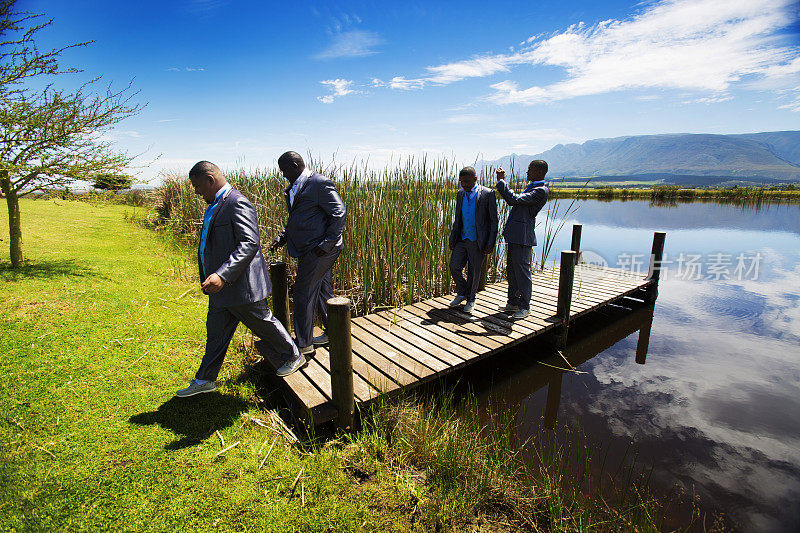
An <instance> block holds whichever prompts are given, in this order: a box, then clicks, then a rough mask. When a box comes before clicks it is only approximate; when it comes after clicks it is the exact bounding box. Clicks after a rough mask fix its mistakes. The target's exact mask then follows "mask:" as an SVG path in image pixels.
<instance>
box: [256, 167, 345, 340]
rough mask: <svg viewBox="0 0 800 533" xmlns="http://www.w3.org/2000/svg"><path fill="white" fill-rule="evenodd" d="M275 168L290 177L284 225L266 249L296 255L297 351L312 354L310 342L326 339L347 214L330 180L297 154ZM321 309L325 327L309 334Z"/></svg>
mask: <svg viewBox="0 0 800 533" xmlns="http://www.w3.org/2000/svg"><path fill="white" fill-rule="evenodd" d="M278 167H279V168H280V170H281V173H283V176H284V177H285V178H286V179H287V180H288V181H289V187H287V188H286V191H285V196H286V207H287V209H288V211H289V218H288V219H287V221H286V227H285V228H284V229H283V231H282V232H281V233H280V234H279V235H278V236H277V237H275V240H274V241H273V242H272V244H270V246H269V250H270V251H273V250H275V249H276V248H278V247H279V246H283V245H284V244H285V245H287V246H288V249H289V255H290V256H292V257H295V258H297V276H295V280H294V289H293V299H294V315H293V322H294V335H295V339H296V342H297V346H298V347H299V348H300V353H302V354H304V355H307V354H312V353H314V345H323V344H327V342H328V335H327V333H326V331H327V327H328V310H327V306H326V302H327V301H328V299H330V298H333V264H334V263H335V262H336V258H338V257H339V254H340V253H341V252H342V248H343V242H344V241H343V240H342V232H344V224H345V219H346V216H347V212H346V210H345V208H344V203H343V202H342V199H341V198H340V197H339V193H338V192H337V191H336V185H334V183H333V181H331V180H330V179H328V178H326V177H325V176H323V175H322V174H318V173H316V172H311V171H310V170H309V169H307V168H306V164H305V162H304V161H303V158H302V157H300V154H298V153H297V152H286V153H285V154H283V155H281V156H280V157H279V158H278ZM317 312H319V314H320V316H321V318H322V325H323V328H325V331H323V333H322V335H320V336H318V337H313V328H314V316H315V314H316V313H317Z"/></svg>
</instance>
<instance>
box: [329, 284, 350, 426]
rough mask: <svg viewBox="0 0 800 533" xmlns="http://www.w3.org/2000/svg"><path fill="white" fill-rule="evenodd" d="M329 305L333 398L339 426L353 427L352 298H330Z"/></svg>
mask: <svg viewBox="0 0 800 533" xmlns="http://www.w3.org/2000/svg"><path fill="white" fill-rule="evenodd" d="M327 305H328V339H329V344H328V352H329V353H330V358H331V397H332V398H331V399H332V401H333V405H334V406H335V407H336V409H337V411H338V414H337V416H336V426H337V427H338V428H339V429H343V430H346V431H349V430H351V429H353V421H354V416H355V394H354V393H353V346H352V337H351V336H350V300H349V299H347V298H343V297H341V296H339V297H335V298H331V299H330V300H328V302H327Z"/></svg>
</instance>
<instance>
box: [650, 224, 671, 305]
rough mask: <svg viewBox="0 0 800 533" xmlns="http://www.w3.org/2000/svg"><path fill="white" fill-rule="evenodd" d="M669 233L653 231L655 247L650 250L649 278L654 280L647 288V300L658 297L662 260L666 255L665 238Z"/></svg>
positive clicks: (653, 299)
mask: <svg viewBox="0 0 800 533" xmlns="http://www.w3.org/2000/svg"><path fill="white" fill-rule="evenodd" d="M666 236H667V234H666V233H665V232H663V231H656V232H655V233H653V249H652V251H651V252H650V270H649V272H648V274H647V278H648V279H650V280H651V281H652V283H651V284H650V286H649V287H648V288H647V292H646V295H645V301H648V302H654V301H655V300H656V298H658V281H659V279H660V278H661V260H662V258H663V257H664V239H665V238H666Z"/></svg>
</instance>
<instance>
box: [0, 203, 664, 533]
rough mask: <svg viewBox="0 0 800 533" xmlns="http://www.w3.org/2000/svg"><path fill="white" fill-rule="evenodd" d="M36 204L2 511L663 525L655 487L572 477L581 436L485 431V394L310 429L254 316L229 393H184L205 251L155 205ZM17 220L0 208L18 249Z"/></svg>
mask: <svg viewBox="0 0 800 533" xmlns="http://www.w3.org/2000/svg"><path fill="white" fill-rule="evenodd" d="M21 209H22V216H23V250H24V253H25V257H26V262H25V265H24V266H23V267H22V268H20V269H17V270H13V269H11V267H10V263H9V261H8V260H7V259H4V260H0V327H1V328H2V329H0V332H1V334H0V405H2V407H3V409H2V412H1V413H0V530H2V531H53V530H55V531H61V530H91V531H95V530H115V531H116V530H131V531H134V530H135V531H188V530H201V531H207V530H221V531H254V530H257V531H431V530H437V531H450V530H459V531H492V532H495V531H510V530H526V531H528V530H540V529H546V530H549V531H575V530H581V531H619V530H635V531H656V530H658V529H660V525H659V524H660V523H661V522H660V519H659V518H658V517H656V513H655V511H657V510H658V508H659V507H660V506H659V505H657V503H656V502H654V501H653V500H652V499H649V497H647V498H644V500H643V499H642V498H639V499H636V501H635V502H634V503H631V502H630V501H628V502H627V503H625V504H624V505H621V506H618V507H615V506H608V505H607V504H606V503H605V502H604V501H603V500H602V498H596V497H593V496H589V495H588V494H592V491H591V490H589V491H586V490H584V486H585V482H587V481H588V478H581V479H582V480H581V479H578V480H576V479H574V478H573V477H569V476H566V475H565V473H566V472H567V470H566V469H565V468H564V465H565V464H566V463H565V461H568V460H569V459H568V457H570V455H571V452H564V451H563V450H569V448H568V447H566V448H565V447H563V446H561V445H557V446H553V447H552V449H556V450H560V451H559V453H560V454H561V455H558V454H553V455H552V457H553V458H552V459H548V461H550V462H547V463H546V464H544V466H543V467H541V468H539V469H538V470H531V469H528V468H525V467H524V466H523V465H522V463H521V462H520V458H519V456H518V450H519V443H516V442H515V441H514V434H515V433H516V432H515V431H514V425H513V424H511V423H510V421H512V420H513V419H514V418H513V416H511V417H510V418H509V419H508V420H509V423H508V424H507V426H503V427H505V429H504V430H503V431H497V430H493V431H489V432H488V433H487V431H486V428H484V427H480V425H479V424H478V423H477V422H476V420H477V419H470V416H474V415H475V414H476V413H477V409H475V408H473V407H474V406H473V407H470V404H469V403H468V402H467V403H466V406H465V407H464V408H463V409H462V411H461V412H456V411H455V410H454V409H452V408H450V407H446V406H445V407H444V408H442V407H441V406H440V405H439V406H437V405H435V404H431V403H430V402H428V403H426V402H422V403H418V402H411V401H405V402H400V403H398V404H396V405H391V406H384V407H382V408H381V409H379V410H378V411H377V413H376V414H375V415H374V416H367V417H365V426H364V427H365V429H363V430H361V431H360V432H358V433H357V434H355V435H351V436H342V437H339V438H330V437H331V436H330V435H329V436H328V437H329V438H326V439H312V438H309V437H308V435H305V436H304V435H303V434H302V432H301V431H299V430H298V429H297V428H296V427H295V429H294V433H292V430H290V429H289V428H288V427H287V426H286V425H285V424H284V423H283V422H282V421H281V418H280V417H279V416H278V414H279V411H280V413H284V412H285V411H283V410H281V409H285V408H284V407H281V406H282V405H284V404H282V403H281V401H280V398H279V397H277V398H276V396H279V395H278V394H277V393H276V390H279V389H277V388H276V387H275V379H276V378H274V377H273V378H268V376H267V375H266V373H264V372H262V371H261V370H260V368H261V366H260V363H259V362H258V357H257V354H256V353H255V352H254V350H253V348H252V342H253V339H252V336H251V334H250V333H249V332H247V330H246V329H244V328H243V327H240V329H239V331H238V332H237V334H236V336H235V337H234V340H233V342H232V344H231V348H230V349H229V351H228V357H227V359H226V362H225V365H224V366H223V368H222V372H221V374H220V378H219V380H218V382H217V384H218V386H219V390H218V392H215V393H211V394H204V395H200V396H197V397H193V398H188V399H182V400H179V399H176V398H174V397H173V395H174V392H175V391H176V390H177V389H179V388H182V387H184V386H185V384H186V382H187V381H188V380H189V379H190V378H191V377H192V376H193V374H194V372H195V370H196V368H197V366H198V365H199V363H200V359H201V356H202V350H203V345H204V341H205V326H204V324H205V313H206V309H207V307H206V306H207V300H206V297H205V296H203V295H202V294H201V293H200V291H199V287H198V283H197V274H196V267H195V265H193V264H192V263H191V262H190V260H189V259H188V258H190V257H192V255H193V254H192V251H191V250H189V249H187V248H186V247H182V246H179V245H177V244H175V240H174V238H172V239H170V238H168V237H166V236H162V235H159V234H158V233H156V232H154V231H152V230H150V229H147V228H145V227H143V225H142V224H140V223H134V222H131V221H130V220H126V219H130V218H136V219H137V220H141V219H143V218H144V217H145V216H146V215H147V214H148V213H149V210H147V208H138V211H137V208H133V207H125V206H118V205H108V204H102V203H101V204H96V203H91V202H86V201H63V200H23V201H22V202H21ZM7 235H8V227H7V220H6V218H5V217H0V246H1V247H2V248H3V251H2V252H1V253H2V254H3V255H0V257H6V258H7V257H8V255H7V252H6V251H5V248H6V247H7V246H8V237H7ZM445 396H447V395H445ZM445 403H447V402H445ZM464 413H469V416H466V417H465V416H464ZM470 420H473V421H472V422H470ZM501 426H502V425H501ZM295 435H296V436H299V437H300V438H301V440H300V441H296V440H295ZM565 458H566V459H565ZM587 493H588V494H587ZM645 500H646V501H645Z"/></svg>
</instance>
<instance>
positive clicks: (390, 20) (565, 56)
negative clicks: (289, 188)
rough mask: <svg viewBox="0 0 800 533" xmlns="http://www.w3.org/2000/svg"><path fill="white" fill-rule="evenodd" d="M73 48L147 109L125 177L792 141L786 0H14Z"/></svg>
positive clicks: (795, 95)
mask: <svg viewBox="0 0 800 533" xmlns="http://www.w3.org/2000/svg"><path fill="white" fill-rule="evenodd" d="M18 7H19V8H21V9H24V10H27V11H32V12H41V13H45V14H46V15H47V16H48V17H52V18H54V24H53V26H51V27H50V28H48V29H46V30H45V31H43V32H42V33H41V35H40V39H39V44H40V47H41V48H48V47H52V46H58V45H63V44H67V43H71V42H76V41H83V40H94V41H95V42H94V44H93V45H91V46H89V47H87V48H81V49H74V50H70V51H68V52H67V53H65V54H64V56H63V64H64V65H65V66H75V67H79V68H82V69H83V70H84V73H83V74H79V75H73V76H70V77H61V79H59V80H58V81H57V83H58V84H59V85H62V86H70V84H72V86H75V85H76V84H78V83H79V82H81V81H84V80H85V79H87V78H89V77H94V76H99V75H102V77H103V81H104V82H107V83H113V84H115V86H122V85H125V84H127V83H128V82H129V81H130V80H133V85H134V87H135V88H136V89H137V90H139V91H140V93H139V96H138V97H137V98H138V99H139V100H140V101H142V102H147V104H148V105H147V107H146V108H145V109H144V110H143V111H142V112H141V113H140V114H139V115H138V116H136V117H133V118H131V119H129V120H126V121H125V122H123V123H121V124H120V125H119V126H118V127H117V128H116V129H115V130H113V131H112V132H109V133H108V134H107V135H108V138H111V139H113V140H115V141H116V142H117V143H118V145H119V147H120V148H121V149H125V150H128V151H130V152H134V153H139V152H145V153H144V155H143V156H142V157H140V158H139V160H140V162H141V163H146V162H147V161H149V160H151V159H153V158H154V157H155V156H160V157H159V159H158V160H157V161H156V162H155V163H153V164H151V165H150V166H149V167H148V168H146V169H145V170H143V171H142V173H141V175H140V178H142V179H145V180H148V179H154V178H155V177H156V176H157V175H158V173H159V171H160V170H162V169H172V170H177V171H181V172H187V171H188V169H189V168H190V167H191V165H192V164H193V163H194V162H196V161H198V160H200V159H208V160H211V161H214V162H217V163H218V164H220V165H221V166H223V167H226V168H233V167H236V166H245V167H255V166H272V165H274V164H275V160H276V158H277V156H278V155H280V154H281V153H283V152H284V151H286V150H288V149H292V150H296V151H298V152H300V153H303V154H305V153H308V152H309V151H310V152H311V153H313V154H315V155H318V156H320V157H321V158H322V159H324V160H330V159H331V158H332V157H334V154H335V158H336V160H337V161H339V162H349V161H351V160H353V159H363V158H367V157H368V158H369V161H370V163H371V164H372V165H382V164H384V163H386V162H387V161H389V160H390V159H392V158H394V159H397V158H398V157H403V156H406V155H419V154H422V153H429V154H434V155H439V154H444V155H446V156H448V157H452V158H455V159H456V160H457V161H458V162H459V163H461V164H469V163H471V162H473V161H475V160H476V159H496V158H499V157H501V156H503V155H507V154H509V153H517V154H534V153H537V152H540V151H543V150H546V149H549V148H551V147H553V146H554V145H556V144H558V143H570V142H583V141H585V140H588V139H593V138H601V137H616V136H621V135H639V134H653V133H675V132H691V133H746V132H755V131H775V130H787V129H800V26H799V25H798V10H799V9H800V8H799V7H798V3H797V2H796V1H787V0H743V1H742V0H691V1H687V0H671V1H648V2H631V1H602V0H594V1H587V2H503V1H499V2H497V1H496V2H491V3H490V2H419V3H415V2H367V1H361V2H359V1H356V2H296V3H293V4H292V3H288V2H268V1H265V2H250V1H239V2H237V1H232V0H231V1H226V0H176V1H161V2H152V1H148V0H143V1H139V2H100V1H82V0H72V1H70V2H64V1H55V0H20V1H19V3H18Z"/></svg>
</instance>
